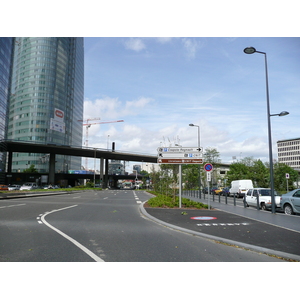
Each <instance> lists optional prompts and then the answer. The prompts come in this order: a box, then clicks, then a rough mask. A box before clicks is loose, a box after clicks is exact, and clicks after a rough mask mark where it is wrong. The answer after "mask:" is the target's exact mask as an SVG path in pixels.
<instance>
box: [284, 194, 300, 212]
mask: <svg viewBox="0 0 300 300" xmlns="http://www.w3.org/2000/svg"><path fill="white" fill-rule="evenodd" d="M280 207H281V208H282V209H283V211H284V213H285V214H286V215H293V214H300V189H295V190H293V191H291V192H289V193H286V194H283V195H282V196H281V201H280Z"/></svg>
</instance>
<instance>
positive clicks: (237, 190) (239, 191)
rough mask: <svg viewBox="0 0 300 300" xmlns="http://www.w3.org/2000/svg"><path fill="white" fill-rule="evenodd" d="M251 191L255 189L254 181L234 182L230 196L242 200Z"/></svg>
mask: <svg viewBox="0 0 300 300" xmlns="http://www.w3.org/2000/svg"><path fill="white" fill-rule="evenodd" d="M249 189H253V183H252V180H249V179H243V180H234V181H232V182H231V188H230V189H229V196H234V195H236V197H238V198H240V197H244V195H245V194H246V193H247V191H248V190H249Z"/></svg>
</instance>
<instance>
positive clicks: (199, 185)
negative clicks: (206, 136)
mask: <svg viewBox="0 0 300 300" xmlns="http://www.w3.org/2000/svg"><path fill="white" fill-rule="evenodd" d="M189 126H194V127H198V148H199V149H200V126H199V125H195V124H189ZM199 198H200V199H201V167H200V165H199Z"/></svg>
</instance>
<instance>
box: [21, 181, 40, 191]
mask: <svg viewBox="0 0 300 300" xmlns="http://www.w3.org/2000/svg"><path fill="white" fill-rule="evenodd" d="M37 188H38V186H37V184H36V183H35V182H26V183H24V184H23V185H22V186H21V187H20V191H24V190H34V189H37Z"/></svg>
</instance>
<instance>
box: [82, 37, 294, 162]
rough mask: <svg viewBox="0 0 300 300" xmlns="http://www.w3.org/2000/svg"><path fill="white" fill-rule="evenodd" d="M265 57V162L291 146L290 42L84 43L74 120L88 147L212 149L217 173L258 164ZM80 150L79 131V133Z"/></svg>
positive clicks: (262, 130)
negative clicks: (249, 161)
mask: <svg viewBox="0 0 300 300" xmlns="http://www.w3.org/2000/svg"><path fill="white" fill-rule="evenodd" d="M249 46H253V47H255V48H256V50H257V51H261V52H265V53H267V63H268V83H269V100H270V112H271V114H279V113H280V112H282V111H288V112H289V113H290V114H289V115H287V116H284V117H278V116H273V117H271V128H272V144H273V157H274V158H275V159H276V158H277V146H276V142H277V141H278V140H282V139H290V138H298V137H300V132H299V120H300V105H299V100H300V99H299V98H300V59H299V58H300V57H299V48H300V38H297V37H283V38H280V37H257V38H256V37H244V38H243V37H233V38H232V37H220V38H219V37H174V38H172V37H166V38H163V37H159V38H155V37H128V38H127V37H119V38H118V37H85V38H84V47H85V49H84V51H85V56H84V59H85V62H84V63H85V83H84V87H85V91H84V119H94V118H100V120H95V121H90V122H91V123H93V122H95V123H97V122H106V121H117V120H124V122H118V123H108V124H102V125H101V124H100V125H99V124H96V125H92V126H91V127H90V129H89V139H88V146H89V147H97V148H104V149H107V148H111V143H112V142H115V147H116V151H129V152H137V153H143V154H151V155H157V148H158V147H159V146H161V145H162V146H173V147H174V146H175V144H179V145H181V146H183V147H197V145H198V128H197V127H191V126H189V124H190V123H193V124H196V125H198V126H199V128H200V145H201V146H202V147H204V149H206V148H215V149H217V151H218V152H219V153H220V159H221V162H223V163H231V162H233V157H236V159H237V160H239V159H242V158H244V157H253V158H255V159H261V160H262V161H264V162H265V161H268V159H269V158H268V157H269V156H268V155H269V154H268V153H269V152H268V126H267V100H266V99H267V98H266V73H265V60H264V59H265V58H264V55H263V54H260V53H254V54H251V55H248V54H245V53H244V52H243V50H244V48H246V47H249ZM83 133H84V139H83V140H84V141H83V142H84V143H85V139H86V138H85V127H84V132H83Z"/></svg>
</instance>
